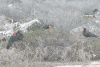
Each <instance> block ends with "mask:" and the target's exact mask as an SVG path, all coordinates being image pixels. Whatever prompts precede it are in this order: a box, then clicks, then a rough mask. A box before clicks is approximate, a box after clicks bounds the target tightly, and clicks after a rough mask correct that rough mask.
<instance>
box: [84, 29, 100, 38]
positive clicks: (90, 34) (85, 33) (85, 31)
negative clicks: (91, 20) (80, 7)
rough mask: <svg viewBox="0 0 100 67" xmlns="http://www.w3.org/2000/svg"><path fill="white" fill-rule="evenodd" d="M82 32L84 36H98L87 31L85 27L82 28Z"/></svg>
mask: <svg viewBox="0 0 100 67" xmlns="http://www.w3.org/2000/svg"><path fill="white" fill-rule="evenodd" d="M82 33H83V35H84V36H85V37H98V36H96V35H95V34H93V33H91V32H89V31H87V30H86V28H84V29H83V31H82Z"/></svg>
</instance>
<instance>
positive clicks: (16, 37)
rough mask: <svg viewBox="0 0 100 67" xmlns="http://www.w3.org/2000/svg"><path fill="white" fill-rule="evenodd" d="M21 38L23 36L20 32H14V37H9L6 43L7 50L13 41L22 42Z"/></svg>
mask: <svg viewBox="0 0 100 67" xmlns="http://www.w3.org/2000/svg"><path fill="white" fill-rule="evenodd" d="M15 34H16V35H15ZM23 38H24V36H23V34H22V33H21V32H20V31H18V32H15V33H14V35H13V36H11V37H10V39H9V41H8V45H7V49H9V48H10V47H11V46H12V44H13V43H14V42H15V41H18V40H23Z"/></svg>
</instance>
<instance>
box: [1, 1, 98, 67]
mask: <svg viewBox="0 0 100 67" xmlns="http://www.w3.org/2000/svg"><path fill="white" fill-rule="evenodd" d="M99 3H100V1H99V0H95V1H94V0H9V1H8V0H3V1H0V15H4V16H6V17H7V18H9V19H13V20H14V22H16V21H18V22H21V23H26V22H29V21H31V20H33V19H38V20H39V21H40V22H41V24H34V25H33V26H32V27H31V28H29V29H28V33H23V34H24V40H23V42H21V41H17V42H15V43H14V44H13V45H12V48H10V49H9V50H7V49H6V46H7V43H8V40H7V41H6V42H1V43H0V44H1V46H0V64H1V65H5V64H6V65H14V64H20V65H23V64H26V66H29V65H34V64H33V62H41V61H42V62H44V61H50V62H51V61H59V62H63V61H64V62H70V61H90V60H95V59H100V52H99V50H100V48H99V47H100V44H99V43H100V41H99V40H100V38H95V37H93V38H86V37H84V36H83V35H82V30H83V28H84V27H86V28H87V29H88V30H89V31H91V32H92V33H94V34H96V35H98V36H100V34H99V33H100V32H99V31H100V29H99V28H100V26H99V25H100V23H99V22H98V23H96V22H95V21H96V20H97V19H96V18H94V16H92V17H90V16H85V15H94V14H95V13H94V12H93V11H94V10H95V9H98V12H99V9H100V5H99ZM98 16H99V15H98ZM98 21H99V20H98ZM46 24H49V25H51V26H52V29H50V30H49V29H43V28H42V27H43V26H44V25H46ZM44 67H45V66H44Z"/></svg>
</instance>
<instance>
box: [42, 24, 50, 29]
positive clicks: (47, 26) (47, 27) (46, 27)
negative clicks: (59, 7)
mask: <svg viewBox="0 0 100 67" xmlns="http://www.w3.org/2000/svg"><path fill="white" fill-rule="evenodd" d="M43 28H45V29H51V26H50V25H45V26H44V27H43Z"/></svg>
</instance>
